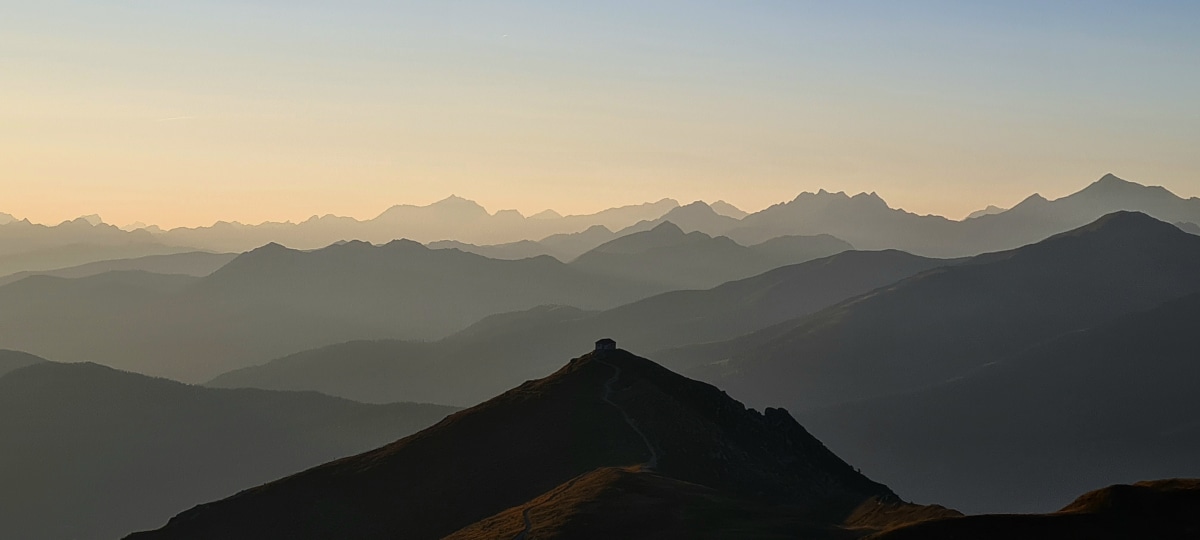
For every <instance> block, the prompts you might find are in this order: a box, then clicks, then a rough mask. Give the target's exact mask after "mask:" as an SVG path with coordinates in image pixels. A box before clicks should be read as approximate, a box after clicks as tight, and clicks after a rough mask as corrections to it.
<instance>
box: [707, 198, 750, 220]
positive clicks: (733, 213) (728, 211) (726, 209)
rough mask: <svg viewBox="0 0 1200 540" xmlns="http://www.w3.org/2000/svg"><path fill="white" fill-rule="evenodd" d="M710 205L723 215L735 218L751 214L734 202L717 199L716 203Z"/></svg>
mask: <svg viewBox="0 0 1200 540" xmlns="http://www.w3.org/2000/svg"><path fill="white" fill-rule="evenodd" d="M709 206H711V207H712V209H713V211H714V212H716V213H718V214H720V215H722V216H725V217H731V218H733V219H742V218H744V217H746V216H748V215H750V213H749V212H747V211H745V210H742V209H741V208H738V207H736V206H734V205H732V204H729V203H727V202H725V201H717V202H715V203H712V204H710V205H709Z"/></svg>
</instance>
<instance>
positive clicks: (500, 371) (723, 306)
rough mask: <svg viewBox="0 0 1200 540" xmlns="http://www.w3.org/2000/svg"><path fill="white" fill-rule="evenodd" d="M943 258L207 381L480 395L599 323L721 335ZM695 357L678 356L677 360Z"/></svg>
mask: <svg viewBox="0 0 1200 540" xmlns="http://www.w3.org/2000/svg"><path fill="white" fill-rule="evenodd" d="M944 264H947V261H943V260H940V259H927V258H924V257H917V256H915V255H909V254H907V253H902V252H898V251H882V252H860V251H847V252H843V253H840V254H837V255H834V256H831V257H827V258H824V259H819V260H815V261H810V262H806V263H802V264H797V265H790V266H785V267H781V268H778V269H775V270H771V271H769V272H766V273H764V274H761V275H758V276H754V277H751V278H747V279H743V280H739V281H733V282H729V283H725V284H722V285H720V286H717V287H715V288H712V289H708V290H701V291H673V292H669V293H664V294H661V295H656V296H653V297H650V298H647V299H645V300H640V301H637V302H633V303H630V304H627V305H623V306H619V307H616V308H613V309H610V310H605V311H600V312H593V311H585V310H580V309H577V308H571V307H566V306H539V307H537V308H534V309H531V310H526V311H521V312H514V313H506V314H500V315H494V316H490V317H487V318H485V319H483V320H481V321H480V322H478V323H476V324H474V325H472V326H470V327H468V328H467V329H465V330H463V331H461V332H458V333H456V334H454V335H452V336H450V337H448V338H446V339H444V340H441V341H438V342H435V343H410V342H403V341H356V342H350V343H344V344H339V345H332V346H328V347H322V348H319V349H315V350H310V351H305V352H301V353H297V354H294V355H289V356H287V357H284V358H280V359H278V360H274V361H271V362H269V363H267V364H264V365H261V366H255V367H249V368H244V369H239V370H236V371H233V372H230V373H226V374H223V375H221V376H219V377H217V378H216V379H214V380H212V381H211V382H210V383H209V384H210V385H213V386H219V387H253V388H271V389H281V390H283V389H287V390H317V391H320V392H324V393H327V394H331V395H338V396H343V397H347V398H350V399H356V400H360V401H368V402H376V403H382V402H389V401H398V400H417V401H421V400H435V401H440V402H444V403H454V404H462V405H472V404H475V403H478V402H480V401H482V400H483V399H486V398H488V397H489V396H493V395H495V394H497V393H499V392H501V391H503V390H504V389H505V388H509V387H511V386H513V385H516V384H518V383H520V382H521V381H524V380H527V379H531V378H534V377H537V376H539V375H540V374H542V373H546V372H548V371H551V370H553V369H554V368H555V367H556V366H557V365H558V364H559V362H560V359H561V358H564V357H566V356H569V355H570V354H571V352H572V351H574V350H577V349H578V344H579V343H585V342H587V341H588V340H589V339H592V338H593V337H594V336H598V335H612V336H617V337H619V338H620V339H621V342H622V343H626V344H628V345H629V346H630V347H634V348H637V349H640V350H647V351H658V350H662V349H666V348H672V347H679V346H682V345H688V344H694V343H705V342H710V341H719V340H725V339H729V338H733V337H736V336H740V335H742V334H745V333H748V332H752V331H755V330H759V329H762V328H766V327H768V326H771V325H774V324H778V323H781V322H784V321H787V320H789V319H792V318H795V317H799V316H801V315H807V314H810V313H813V312H815V311H818V310H820V309H822V308H825V307H828V306H830V305H833V304H835V303H837V302H840V301H842V300H845V299H846V298H850V297H853V296H857V295H859V294H863V293H866V292H869V291H872V290H874V289H876V288H879V287H883V286H886V285H889V284H891V283H894V282H896V281H899V280H901V279H903V278H906V277H909V276H912V275H915V274H917V273H919V272H923V271H925V270H929V269H931V268H935V267H938V266H941V265H944ZM692 365H693V364H692V363H690V362H689V360H688V359H687V358H682V359H678V360H677V361H676V363H674V364H672V365H671V367H673V368H675V369H684V368H688V367H691V366H692Z"/></svg>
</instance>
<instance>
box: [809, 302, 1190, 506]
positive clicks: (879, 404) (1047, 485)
mask: <svg viewBox="0 0 1200 540" xmlns="http://www.w3.org/2000/svg"><path fill="white" fill-rule="evenodd" d="M1197 328H1200V294H1194V295H1191V296H1188V297H1185V298H1183V299H1180V300H1176V301H1172V302H1168V303H1166V304H1164V305H1162V306H1159V307H1156V308H1154V309H1151V310H1149V311H1146V312H1142V313H1136V314H1133V315H1129V316H1125V317H1120V318H1118V319H1117V320H1114V321H1111V322H1109V323H1105V324H1102V325H1100V326H1097V327H1095V328H1091V329H1088V330H1083V331H1078V332H1071V333H1068V334H1065V335H1062V336H1060V337H1058V338H1055V339H1053V340H1050V341H1047V342H1045V343H1042V344H1039V345H1037V346H1034V347H1032V348H1030V349H1027V350H1025V351H1021V352H1019V353H1017V354H1015V355H1013V356H1011V357H1009V358H1006V359H1004V360H1002V361H999V362H997V363H995V364H993V365H989V366H987V367H984V368H981V369H979V370H977V371H976V372H973V373H971V374H969V375H968V376H966V377H965V378H962V379H959V380H956V381H953V382H950V383H946V384H943V385H940V386H937V387H934V388H930V389H927V390H922V391H920V392H916V393H912V394H906V395H901V396H894V397H891V398H885V399H880V400H871V401H866V402H863V403H856V404H852V405H847V406H843V407H836V408H831V409H827V410H820V411H815V412H813V413H811V414H806V415H801V419H802V420H803V421H804V423H805V425H807V426H809V428H810V429H811V430H812V431H813V433H815V434H817V435H819V436H820V437H821V439H822V440H824V441H826V442H827V443H828V444H829V445H830V446H831V447H832V448H834V449H836V450H837V451H838V453H839V454H840V455H843V456H845V457H847V458H848V459H851V460H852V461H853V462H854V463H855V464H859V465H860V466H862V467H863V469H864V470H867V471H870V472H871V473H872V475H873V476H875V477H878V478H881V479H885V480H886V481H887V482H888V485H891V486H895V487H896V488H897V489H903V492H904V493H906V494H909V495H911V496H913V497H915V498H917V499H918V500H937V501H953V503H954V505H955V507H956V508H959V509H962V510H964V511H968V512H972V513H975V512H1045V511H1048V510H1050V509H1053V508H1057V507H1059V506H1061V505H1062V504H1063V502H1064V501H1066V500H1067V499H1068V498H1069V497H1071V496H1072V495H1073V494H1075V493H1079V492H1080V491H1083V490H1085V489H1088V488H1089V487H1094V486H1098V485H1106V484H1112V483H1118V482H1132V481H1135V480H1138V479H1142V478H1168V477H1200V460H1197V459H1196V456H1198V455H1200V423H1197V419H1196V414H1195V413H1196V411H1200V395H1198V394H1197V392H1196V391H1195V381H1196V380H1200V363H1198V362H1197V361H1196V360H1197V351H1200V334H1198V333H1197V332H1196V329H1197ZM882 449H886V450H882ZM981 463H986V464H987V466H986V467H981V466H980V464H981Z"/></svg>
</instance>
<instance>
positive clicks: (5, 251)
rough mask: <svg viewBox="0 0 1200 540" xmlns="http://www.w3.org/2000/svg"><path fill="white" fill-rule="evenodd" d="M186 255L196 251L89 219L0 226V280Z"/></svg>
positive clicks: (146, 233) (14, 223)
mask: <svg viewBox="0 0 1200 540" xmlns="http://www.w3.org/2000/svg"><path fill="white" fill-rule="evenodd" d="M186 251H194V250H192V249H189V248H186V247H178V246H175V245H171V244H170V243H169V242H166V241H164V240H162V239H159V238H155V237H154V235H152V234H150V233H149V232H147V231H133V232H127V231H123V230H121V229H118V228H116V227H114V226H112V225H107V224H105V223H100V222H97V223H93V222H91V221H88V220H87V219H86V218H78V219H75V220H71V221H64V222H62V223H60V224H58V225H53V226H47V225H39V224H35V223H30V222H29V220H20V221H16V220H12V221H8V222H5V223H0V276H6V275H9V274H14V273H17V272H26V271H43V270H53V269H57V268H66V267H70V266H78V265H81V264H86V263H90V262H96V261H104V260H109V259H124V258H134V257H144V256H148V255H165V254H171V253H182V252H186Z"/></svg>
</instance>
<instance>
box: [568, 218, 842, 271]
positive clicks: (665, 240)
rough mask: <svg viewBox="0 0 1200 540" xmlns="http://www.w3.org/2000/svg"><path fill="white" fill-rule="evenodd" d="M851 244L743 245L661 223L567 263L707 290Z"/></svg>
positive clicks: (819, 239)
mask: <svg viewBox="0 0 1200 540" xmlns="http://www.w3.org/2000/svg"><path fill="white" fill-rule="evenodd" d="M705 208H707V206H706V207H705ZM672 212H673V211H672ZM853 248H854V247H853V246H851V245H850V244H847V243H845V242H843V241H841V240H838V239H837V238H834V237H832V236H829V235H821V236H783V237H778V238H774V239H771V240H768V241H767V242H764V243H762V244H758V245H755V246H750V247H745V246H742V245H741V244H738V243H737V242H734V241H733V240H730V239H728V238H726V237H724V236H718V237H716V238H714V237H712V236H709V235H707V234H704V233H702V232H699V231H694V232H690V233H684V232H683V230H682V229H680V228H679V227H678V226H677V225H676V224H675V223H673V222H671V221H662V222H661V223H659V224H657V225H655V226H654V228H652V229H650V230H646V231H642V232H633V233H629V234H626V235H624V236H621V237H619V238H617V239H615V240H611V241H609V242H605V243H604V244H601V245H600V246H598V247H596V248H595V249H593V250H591V251H588V252H587V253H584V254H583V255H580V256H579V257H578V258H576V259H575V260H574V261H572V262H571V265H572V266H574V267H576V268H578V269H579V270H581V271H583V272H588V273H594V274H598V275H603V276H611V277H619V278H624V279H629V280H632V281H638V282H644V283H654V284H659V285H661V286H663V287H664V288H666V289H668V290H674V289H707V288H710V287H715V286H717V285H720V284H721V283H725V282H726V281H733V280H736V279H742V278H747V277H750V276H753V275H757V274H761V273H763V272H766V271H767V270H771V269H773V268H778V267H780V266H784V265H788V264H796V263H802V262H805V261H811V260H813V259H819V258H822V257H826V256H829V255H833V254H836V253H841V252H843V251H848V250H851V249H853Z"/></svg>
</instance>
